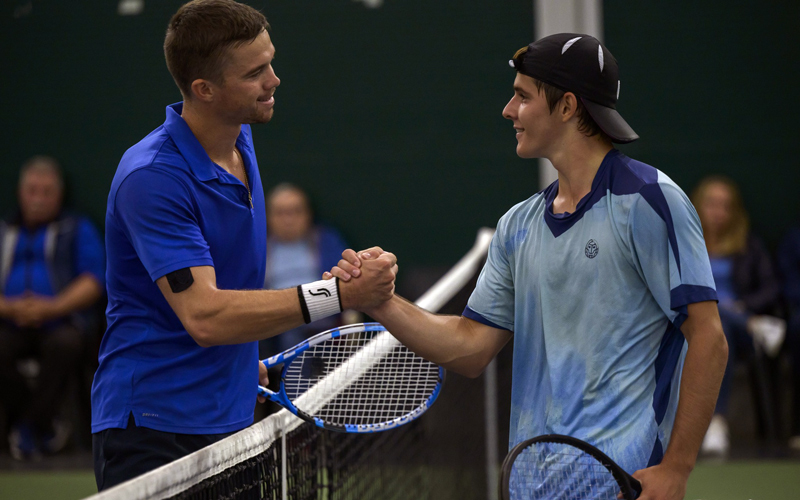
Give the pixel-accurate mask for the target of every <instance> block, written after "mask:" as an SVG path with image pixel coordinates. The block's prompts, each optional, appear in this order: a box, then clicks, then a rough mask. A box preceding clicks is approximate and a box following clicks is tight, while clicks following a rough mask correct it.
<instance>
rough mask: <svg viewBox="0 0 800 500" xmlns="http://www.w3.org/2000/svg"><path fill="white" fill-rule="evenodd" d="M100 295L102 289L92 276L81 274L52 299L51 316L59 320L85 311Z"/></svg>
mask: <svg viewBox="0 0 800 500" xmlns="http://www.w3.org/2000/svg"><path fill="white" fill-rule="evenodd" d="M102 294H103V288H102V287H101V286H100V283H99V282H98V281H97V279H95V277H94V276H93V275H91V274H89V273H84V274H81V275H80V276H78V277H77V278H75V279H74V280H72V281H71V282H70V283H69V284H68V285H67V286H66V287H65V288H64V289H63V290H61V292H59V293H58V294H57V295H56V296H55V297H53V315H54V316H55V317H58V318H60V317H63V316H69V315H70V314H72V313H74V312H76V311H81V310H83V309H86V308H87V307H89V306H91V305H92V304H94V303H95V302H96V301H97V299H99V298H100V296H101V295H102Z"/></svg>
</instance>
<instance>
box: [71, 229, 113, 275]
mask: <svg viewBox="0 0 800 500" xmlns="http://www.w3.org/2000/svg"><path fill="white" fill-rule="evenodd" d="M75 245H76V247H77V251H76V252H75V270H76V273H77V274H78V275H80V274H84V273H90V274H92V275H93V276H94V277H95V279H96V280H97V282H98V283H100V286H102V287H103V288H105V286H106V273H105V271H106V255H105V248H104V247H103V240H102V239H101V238H100V233H98V232H97V229H95V227H94V225H93V224H92V223H91V222H89V220H88V219H84V218H81V219H80V221H79V222H78V233H77V235H76V238H75Z"/></svg>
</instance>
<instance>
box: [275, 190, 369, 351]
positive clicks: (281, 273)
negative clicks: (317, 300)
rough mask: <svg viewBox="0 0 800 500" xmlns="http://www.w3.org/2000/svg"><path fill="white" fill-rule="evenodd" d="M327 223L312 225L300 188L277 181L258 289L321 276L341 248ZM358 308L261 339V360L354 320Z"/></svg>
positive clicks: (341, 242)
mask: <svg viewBox="0 0 800 500" xmlns="http://www.w3.org/2000/svg"><path fill="white" fill-rule="evenodd" d="M347 248H348V247H347V244H346V243H345V242H344V239H343V238H342V236H341V235H340V234H339V232H338V231H336V230H335V229H333V228H330V227H326V226H322V225H319V224H314V215H313V213H312V210H311V204H310V203H309V200H308V196H307V195H306V193H305V192H304V191H303V190H302V189H300V188H299V187H297V186H294V185H292V184H288V183H284V184H279V185H278V186H276V187H275V188H273V189H272V191H270V193H269V195H268V196H267V270H266V277H265V280H264V288H266V289H270V290H280V289H284V288H292V287H296V286H297V285H299V284H302V283H308V282H311V281H315V280H318V279H320V278H321V276H322V273H323V272H324V271H328V270H330V269H331V267H333V266H335V265H336V264H337V263H338V262H339V259H341V258H342V252H343V251H344V250H345V249H347ZM358 317H359V315H358V313H355V312H353V311H345V312H344V313H342V314H341V315H336V316H330V317H328V318H325V319H323V320H320V321H315V322H314V323H310V324H308V325H303V326H301V327H298V328H295V329H294V330H290V331H288V332H286V333H283V334H281V335H277V336H275V337H272V338H270V339H267V340H264V341H261V344H260V351H261V352H260V354H261V358H262V359H264V358H266V357H268V356H272V355H274V354H277V353H279V352H282V351H284V350H285V349H288V348H290V347H292V346H293V345H295V344H297V343H298V342H301V341H303V340H305V339H306V338H308V337H310V336H311V335H313V334H316V333H319V332H322V331H325V330H328V329H330V328H334V327H336V326H340V325H342V324H344V322H346V323H352V322H355V321H358Z"/></svg>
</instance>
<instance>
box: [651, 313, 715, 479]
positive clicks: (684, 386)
mask: <svg viewBox="0 0 800 500" xmlns="http://www.w3.org/2000/svg"><path fill="white" fill-rule="evenodd" d="M727 361H728V348H727V343H726V342H725V337H724V335H722V330H721V328H720V330H719V333H718V334H716V335H703V336H697V338H695V339H694V340H692V341H690V342H689V348H688V350H687V352H686V360H685V362H684V366H683V374H682V376H681V386H680V400H679V403H678V410H677V414H676V416H675V425H674V426H673V429H672V436H671V438H670V442H669V446H668V448H667V451H666V453H665V454H664V460H663V461H662V463H663V464H668V465H670V466H674V467H676V468H677V469H678V470H683V471H685V472H686V473H687V474H688V473H689V472H690V471H691V470H692V469H693V468H694V464H695V461H696V459H697V453H698V451H699V450H700V445H701V443H702V441H703V436H704V435H705V432H706V429H707V428H708V423H709V421H710V420H711V416H712V414H713V412H714V405H715V403H716V401H717V395H718V394H719V387H720V384H721V383H722V376H723V374H724V372H725V365H726V363H727Z"/></svg>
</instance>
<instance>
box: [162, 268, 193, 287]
mask: <svg viewBox="0 0 800 500" xmlns="http://www.w3.org/2000/svg"><path fill="white" fill-rule="evenodd" d="M167 283H169V287H170V289H171V290H172V293H181V292H182V291H184V290H186V289H187V288H189V287H190V286H192V283H194V276H192V270H191V269H190V268H188V267H185V268H183V269H178V270H177V271H172V272H171V273H169V274H168V275H167Z"/></svg>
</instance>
